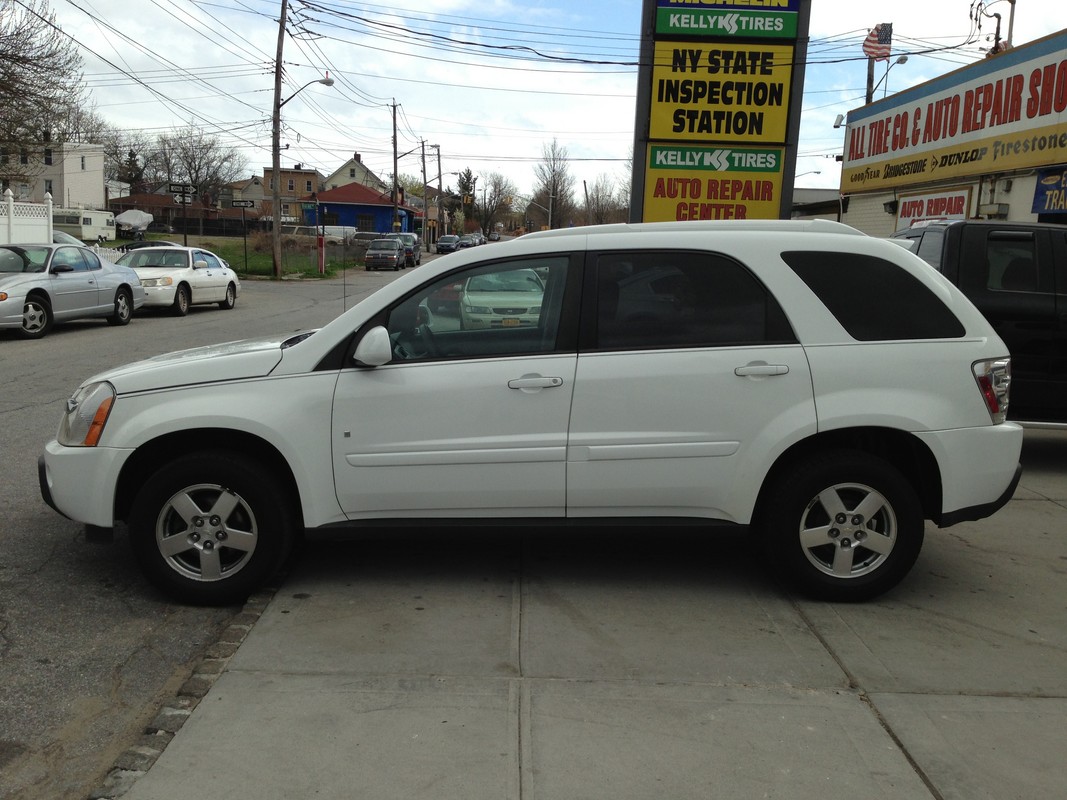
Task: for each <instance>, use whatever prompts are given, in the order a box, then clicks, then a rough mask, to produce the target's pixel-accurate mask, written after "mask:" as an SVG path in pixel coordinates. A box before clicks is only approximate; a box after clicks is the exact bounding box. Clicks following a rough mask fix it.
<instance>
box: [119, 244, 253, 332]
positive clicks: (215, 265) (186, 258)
mask: <svg viewBox="0 0 1067 800" xmlns="http://www.w3.org/2000/svg"><path fill="white" fill-rule="evenodd" d="M118 263H119V264H122V265H124V266H127V267H132V268H133V270H134V271H135V272H136V273H137V275H138V277H139V278H140V279H141V285H142V286H144V290H145V296H146V299H145V307H146V308H171V309H172V310H173V311H174V313H175V314H177V315H178V316H180V317H181V316H185V315H186V314H187V313H188V312H189V306H193V305H202V304H205V303H218V306H219V308H226V309H230V308H233V307H234V305H235V304H236V303H237V293H238V292H240V290H241V280H240V278H238V277H237V273H236V272H234V271H233V270H232V269H230V267H229V265H228V264H227V263H226V262H225V261H223V260H222V259H221V258H219V257H218V256H217V255H215V254H214V253H212V252H211V251H210V250H202V249H200V248H198V247H142V248H140V249H138V250H132V251H130V252H128V253H126V254H125V255H124V256H122V258H120V259H119V260H118Z"/></svg>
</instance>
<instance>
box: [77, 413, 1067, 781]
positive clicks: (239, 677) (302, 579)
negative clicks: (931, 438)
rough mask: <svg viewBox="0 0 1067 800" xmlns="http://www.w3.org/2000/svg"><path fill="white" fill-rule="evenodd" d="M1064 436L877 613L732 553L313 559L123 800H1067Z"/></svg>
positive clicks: (604, 536) (524, 534) (929, 550)
mask: <svg viewBox="0 0 1067 800" xmlns="http://www.w3.org/2000/svg"><path fill="white" fill-rule="evenodd" d="M1028 437H1029V434H1028ZM1062 437H1063V435H1062V434H1048V437H1047V442H1048V447H1047V448H1046V449H1042V448H1041V447H1040V446H1038V448H1037V450H1035V451H1034V452H1035V453H1036V454H1037V456H1040V457H1037V459H1036V460H1037V463H1038V466H1037V467H1036V468H1034V467H1032V466H1029V465H1028V466H1027V472H1026V473H1025V474H1024V477H1023V483H1022V488H1020V490H1019V491H1018V492H1017V494H1016V497H1015V499H1014V500H1013V501H1012V502H1011V503H1010V504H1009V505H1008V507H1006V508H1005V509H1004V510H1002V511H1001V512H1000V513H999V514H997V515H996V516H994V517H993V518H992V519H990V520H985V521H983V522H980V523H967V524H963V525H959V526H957V527H954V528H950V529H947V530H944V531H940V530H937V529H935V528H932V527H929V528H928V530H927V541H926V545H925V547H924V550H923V553H922V555H921V557H920V560H919V563H918V565H917V566H916V568H915V570H914V571H913V573H912V575H911V576H910V577H909V578H908V579H907V580H906V581H905V583H904V584H903V585H902V586H901V587H899V588H898V589H897V590H896V591H894V592H893V593H891V594H890V595H888V596H886V597H884V598H882V599H880V600H879V601H877V602H872V603H867V604H862V605H844V606H841V605H838V606H831V605H824V604H817V603H809V602H804V601H798V600H795V599H794V598H791V597H790V596H788V595H787V594H785V593H783V592H782V591H781V590H780V589H779V588H778V587H777V586H775V585H774V584H773V583H771V582H770V581H769V579H768V577H767V573H766V571H765V570H764V568H763V566H762V565H761V564H760V563H759V561H758V558H757V557H756V555H755V554H754V552H753V551H752V550H751V549H750V548H749V546H748V545H747V543H746V541H745V540H744V538H743V537H741V536H738V535H735V534H726V535H725V536H723V537H721V538H718V539H715V540H714V546H711V545H708V544H707V542H706V541H704V540H702V539H701V538H699V537H698V536H697V535H696V534H693V533H687V532H679V531H673V530H671V531H665V532H663V533H662V534H659V535H656V534H646V535H643V536H642V535H637V534H631V533H627V532H624V533H622V534H619V533H618V532H615V533H609V532H606V531H605V532H593V533H592V534H591V535H588V536H582V537H581V538H576V537H578V534H577V533H570V534H567V535H564V534H559V533H554V532H543V531H540V530H528V531H521V532H510V531H499V530H497V531H491V532H485V533H474V534H472V533H464V532H458V531H457V532H455V533H452V532H438V533H434V534H388V535H386V534H382V535H380V536H364V537H361V538H360V539H358V540H355V541H350V542H344V543H321V542H320V543H311V544H309V545H308V546H307V548H306V552H305V555H304V557H303V558H302V560H301V562H300V563H299V564H298V565H297V566H296V568H295V569H294V571H293V573H292V574H291V575H290V576H289V578H288V579H287V580H286V581H285V582H284V584H283V585H282V586H281V588H280V589H279V590H278V591H277V593H276V594H275V595H274V597H273V599H272V600H271V601H270V602H269V603H268V604H267V605H266V607H265V609H264V610H263V613H262V616H261V617H260V618H259V619H258V621H257V622H255V624H254V626H253V627H252V628H251V631H250V633H249V634H248V636H247V638H246V639H245V640H244V642H243V643H242V644H241V645H240V647H239V648H237V649H236V652H235V653H234V654H233V655H232V657H231V658H229V660H228V662H224V663H225V669H224V670H223V671H222V672H221V674H220V675H219V676H218V678H217V680H215V681H214V683H213V684H212V685H211V688H210V690H208V691H207V692H206V694H205V695H204V697H203V699H202V700H200V701H199V704H198V705H196V707H195V709H194V710H193V711H192V713H191V714H190V715H188V718H187V719H186V720H185V722H184V725H182V726H181V727H180V730H178V732H177V734H176V735H175V736H174V738H173V741H171V742H170V743H169V745H167V746H166V748H165V750H164V751H163V753H162V755H161V756H160V757H159V758H158V760H156V761H155V763H154V765H152V766H151V768H150V769H148V770H147V772H145V774H143V775H142V776H139V777H137V779H136V780H134V781H132V786H130V787H129V790H128V791H125V789H126V787H125V786H123V787H122V791H125V794H124V795H123V796H124V797H126V798H128V799H129V800H172V799H173V800H179V798H180V800H186V798H188V797H204V798H216V797H219V798H221V797H225V798H227V799H228V800H243V799H244V798H247V799H248V800H273V799H274V798H278V799H279V800H280V799H281V798H286V800H291V799H292V798H310V797H315V798H356V797H358V798H374V799H375V800H380V799H382V800H384V799H388V798H398V799H399V798H404V800H412V798H433V799H434V800H443V799H445V798H456V799H457V800H476V799H477V798H495V799H499V798H514V799H515V800H517V799H518V798H523V800H561V799H562V798H589V799H594V798H597V799H598V798H604V800H608V799H609V798H610V800H627V799H628V798H642V799H644V798H701V799H702V800H706V799H707V798H762V797H768V798H788V800H809V799H810V800H824V799H825V798H864V799H865V800H867V799H869V798H960V799H961V800H962V799H963V798H966V800H981V799H983V798H989V800H994V799H995V800H1007V798H1020V799H1022V798H1026V800H1034V799H1035V798H1060V797H1063V796H1064V792H1065V789H1064V787H1065V786H1067V762H1065V760H1064V759H1063V752H1064V745H1065V735H1064V733H1063V731H1064V730H1067V699H1065V698H1067V602H1065V599H1064V582H1063V572H1064V564H1065V563H1067V562H1065V559H1067V478H1065V475H1067V471H1065V468H1064V467H1063V466H1060V465H1062V464H1063V463H1064V462H1065V461H1067V459H1064V455H1065V454H1067V440H1064V439H1063V438H1062ZM1032 441H1037V442H1038V445H1041V444H1042V443H1043V442H1046V438H1044V437H1043V436H1039V437H1037V438H1036V439H1031V438H1028V442H1032ZM1031 446H1033V445H1031ZM1024 463H1026V462H1025V461H1024ZM175 714H177V716H176V717H175V719H177V718H184V715H182V714H180V713H179V712H175ZM162 727H164V728H165V727H167V726H166V725H163V726H162ZM174 727H175V728H177V727H178V726H177V725H174ZM135 773H136V770H132V771H131V772H129V773H128V774H127V776H126V778H127V779H128V778H129V777H130V776H131V775H134V774H135ZM112 777H113V779H114V784H115V785H116V786H119V785H121V784H123V782H124V777H123V775H121V774H114V775H113V776H112ZM116 791H118V790H116ZM98 796H119V795H118V794H110V795H109V794H107V793H106V792H102V793H100V794H99V795H98Z"/></svg>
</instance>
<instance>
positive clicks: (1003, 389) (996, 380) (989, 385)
mask: <svg viewBox="0 0 1067 800" xmlns="http://www.w3.org/2000/svg"><path fill="white" fill-rule="evenodd" d="M971 370H972V371H973V372H974V379H975V380H976V381H978V388H979V389H980V390H981V392H982V399H983V400H985V405H986V408H987V409H988V410H989V416H990V417H991V418H992V420H993V422H1003V421H1004V420H1005V419H1007V417H1008V396H1009V395H1010V394H1011V359H1010V358H997V359H992V360H990V361H975V362H974V364H972V365H971Z"/></svg>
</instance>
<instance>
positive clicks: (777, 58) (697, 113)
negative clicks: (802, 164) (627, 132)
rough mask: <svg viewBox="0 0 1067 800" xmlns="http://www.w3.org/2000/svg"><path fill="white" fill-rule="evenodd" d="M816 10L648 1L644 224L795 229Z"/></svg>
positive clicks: (638, 179) (718, 0)
mask: <svg viewBox="0 0 1067 800" xmlns="http://www.w3.org/2000/svg"><path fill="white" fill-rule="evenodd" d="M809 12H810V0H758V2H757V1H756V0H714V2H711V0H703V1H702V2H699V3H698V2H693V0H644V8H643V14H644V19H645V21H646V25H645V30H646V31H647V32H650V35H646V37H645V38H644V39H643V40H642V45H641V65H642V66H641V68H640V70H639V75H638V97H637V116H636V124H635V126H634V131H635V135H634V153H635V154H643V156H644V163H643V164H640V165H635V167H639V168H635V170H634V183H633V190H632V194H631V202H630V208H631V212H630V219H631V220H632V221H634V222H654V221H665V220H698V219H779V218H782V219H788V218H789V216H790V207H791V205H792V192H793V187H792V180H791V176H792V174H793V172H794V171H795V170H794V164H795V161H796V142H797V138H798V135H799V130H800V98H801V95H802V94H803V91H802V87H803V80H804V68H803V62H804V58H805V57H806V49H805V45H804V42H806V40H807V28H808V16H809Z"/></svg>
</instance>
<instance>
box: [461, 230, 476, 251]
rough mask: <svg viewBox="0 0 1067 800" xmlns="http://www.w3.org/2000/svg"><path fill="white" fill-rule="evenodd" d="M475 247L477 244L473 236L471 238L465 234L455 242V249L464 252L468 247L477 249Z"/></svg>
mask: <svg viewBox="0 0 1067 800" xmlns="http://www.w3.org/2000/svg"><path fill="white" fill-rule="evenodd" d="M477 246H478V242H477V241H475V239H474V237H473V236H471V235H470V234H467V233H465V234H463V235H462V236H460V237H459V240H458V241H457V242H456V249H457V250H466V249H467V248H468V247H477Z"/></svg>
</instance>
